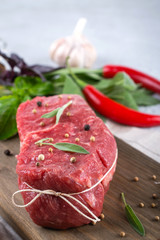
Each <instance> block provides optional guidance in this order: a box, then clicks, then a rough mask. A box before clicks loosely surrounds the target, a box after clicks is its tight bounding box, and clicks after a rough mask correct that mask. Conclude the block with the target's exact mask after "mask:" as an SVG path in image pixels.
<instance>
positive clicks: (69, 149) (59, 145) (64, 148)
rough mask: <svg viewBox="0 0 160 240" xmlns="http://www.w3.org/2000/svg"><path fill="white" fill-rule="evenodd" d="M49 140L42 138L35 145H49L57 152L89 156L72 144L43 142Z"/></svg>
mask: <svg viewBox="0 0 160 240" xmlns="http://www.w3.org/2000/svg"><path fill="white" fill-rule="evenodd" d="M49 139H50V138H43V139H41V140H39V141H37V142H35V144H36V145H39V144H41V145H51V146H53V147H55V148H57V149H59V150H62V151H66V152H75V153H81V154H89V152H88V151H87V150H86V149H85V148H83V147H81V146H79V145H77V144H73V143H66V142H59V143H54V144H53V143H50V142H45V141H46V140H49Z"/></svg>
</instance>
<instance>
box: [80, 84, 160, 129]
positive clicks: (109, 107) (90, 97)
mask: <svg viewBox="0 0 160 240" xmlns="http://www.w3.org/2000/svg"><path fill="white" fill-rule="evenodd" d="M83 93H84V95H85V97H86V99H87V101H88V102H89V103H90V105H91V106H92V107H93V108H94V109H95V110H96V111H97V112H99V113H100V114H102V115H103V116H105V117H107V118H110V119H112V120H114V121H116V122H119V123H122V124H125V125H130V126H137V127H153V126H158V125H160V115H151V114H145V113H141V112H138V111H135V110H132V109H130V108H128V107H125V106H123V105H122V104H120V103H117V102H115V101H113V100H112V99H110V98H108V97H106V96H105V95H103V94H102V93H101V92H99V91H98V90H97V89H96V88H94V87H93V86H91V85H87V86H85V87H84V88H83Z"/></svg>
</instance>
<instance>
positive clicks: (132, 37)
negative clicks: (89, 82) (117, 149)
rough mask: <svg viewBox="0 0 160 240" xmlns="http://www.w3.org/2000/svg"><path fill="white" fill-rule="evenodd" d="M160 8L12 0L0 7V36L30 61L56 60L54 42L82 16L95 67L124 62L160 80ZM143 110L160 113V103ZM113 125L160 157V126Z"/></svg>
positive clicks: (155, 4) (90, 0)
mask: <svg viewBox="0 0 160 240" xmlns="http://www.w3.org/2000/svg"><path fill="white" fill-rule="evenodd" d="M159 12H160V1H159V0H152V1H149V0H141V1H139V0H134V1H128V0H121V1H119V0H100V1H95V0H87V1H85V0H81V1H74V0H67V1H62V0H59V1H55V0H39V1H38V2H37V1H32V0H28V1H21V0H13V1H9V0H6V1H4V2H3V4H1V7H0V38H2V39H3V40H5V41H6V42H7V45H8V46H7V47H8V51H9V52H16V53H19V54H20V55H21V56H22V57H24V59H25V60H26V61H27V62H28V63H31V64H32V63H43V64H53V63H52V62H51V60H50V58H49V47H50V45H51V43H52V42H53V41H54V40H55V39H57V38H60V37H63V36H66V35H70V34H71V33H72V31H73V28H74V26H75V24H76V22H77V20H78V19H79V18H80V17H86V18H87V20H88V22H87V26H86V28H85V31H84V34H85V36H86V37H87V38H88V39H89V40H90V41H91V42H92V44H93V45H94V46H95V48H96V50H97V53H98V57H97V60H96V63H95V65H94V67H101V66H103V65H105V64H121V65H126V66H130V67H133V68H136V69H139V70H141V71H144V72H146V73H149V74H151V75H153V76H155V77H157V78H159V79H160V67H159V60H160V24H159V23H160V14H159ZM143 110H144V111H147V112H153V113H160V105H159V106H156V107H155V106H154V107H149V108H145V109H143ZM107 124H108V126H109V128H110V129H111V131H112V132H113V134H114V135H116V136H118V137H119V138H121V139H123V140H124V141H127V142H128V143H129V144H130V145H132V146H134V147H135V148H137V149H139V150H141V151H142V152H143V153H145V154H147V155H148V156H150V157H152V158H153V159H155V160H156V161H159V162H160V147H159V142H160V127H155V128H150V129H140V128H135V127H126V126H122V125H119V124H116V123H113V122H111V121H107Z"/></svg>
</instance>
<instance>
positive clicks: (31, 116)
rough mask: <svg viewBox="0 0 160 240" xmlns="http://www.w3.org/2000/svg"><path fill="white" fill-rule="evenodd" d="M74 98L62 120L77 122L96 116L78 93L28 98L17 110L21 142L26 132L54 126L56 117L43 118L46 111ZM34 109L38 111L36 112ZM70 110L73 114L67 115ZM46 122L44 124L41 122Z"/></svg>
mask: <svg viewBox="0 0 160 240" xmlns="http://www.w3.org/2000/svg"><path fill="white" fill-rule="evenodd" d="M73 98H74V101H73V103H72V104H71V105H70V106H69V107H68V108H67V109H66V110H65V111H64V114H63V116H62V117H61V122H62V121H63V122H66V121H67V122H72V123H73V124H76V122H77V121H79V119H81V118H86V117H87V116H95V113H94V111H93V110H92V109H91V108H90V107H89V106H88V105H87V104H86V102H85V101H84V99H83V98H82V97H80V96H78V95H66V94H63V97H61V96H52V97H35V98H34V99H33V100H31V101H30V100H28V101H26V102H24V103H22V104H21V105H20V106H19V108H18V111H17V128H18V134H19V137H20V140H21V142H22V141H23V140H24V138H25V137H26V134H28V133H29V132H32V131H37V130H43V129H46V128H50V127H53V126H54V124H55V119H56V118H55V117H53V118H41V116H42V115H43V114H45V113H48V112H51V111H52V110H54V109H56V108H58V107H61V106H63V105H64V104H66V103H67V102H68V101H70V100H72V99H73ZM37 102H41V103H42V106H38V105H37ZM34 111H36V112H35V113H34ZM67 112H70V113H71V116H70V117H68V116H66V113H67ZM42 122H43V123H44V126H43V125H41V123H42Z"/></svg>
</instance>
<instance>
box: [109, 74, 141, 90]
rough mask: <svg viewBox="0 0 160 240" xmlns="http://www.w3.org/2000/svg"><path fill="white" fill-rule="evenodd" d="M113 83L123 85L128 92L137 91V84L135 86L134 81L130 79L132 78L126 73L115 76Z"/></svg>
mask: <svg viewBox="0 0 160 240" xmlns="http://www.w3.org/2000/svg"><path fill="white" fill-rule="evenodd" d="M113 81H115V83H116V84H118V85H119V84H120V85H123V87H124V88H126V89H127V90H130V91H132V90H136V89H137V84H135V83H134V81H133V80H132V79H131V78H130V76H129V75H128V74H126V73H125V72H118V73H117V74H116V75H115V76H114V78H113Z"/></svg>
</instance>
